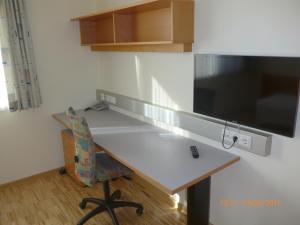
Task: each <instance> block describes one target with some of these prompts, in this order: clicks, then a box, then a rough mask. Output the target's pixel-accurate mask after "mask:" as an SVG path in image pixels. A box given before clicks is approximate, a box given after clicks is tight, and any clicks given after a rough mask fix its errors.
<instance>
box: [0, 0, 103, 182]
mask: <svg viewBox="0 0 300 225" xmlns="http://www.w3.org/2000/svg"><path fill="white" fill-rule="evenodd" d="M26 2H27V9H28V14H29V22H30V25H31V30H32V36H33V41H34V50H35V54H36V63H37V69H38V73H39V79H40V85H41V92H42V97H43V105H42V107H41V108H39V109H34V110H28V111H22V112H16V113H9V112H0V143H1V147H0V184H1V183H6V182H9V181H13V180H16V179H20V178H23V177H27V176H30V175H33V174H37V173H40V172H43V171H48V170H50V169H54V168H58V167H61V166H63V154H62V147H61V141H60V137H59V135H60V134H59V126H58V124H57V123H56V122H55V121H54V120H53V119H52V118H51V114H52V113H54V112H60V111H64V110H65V109H66V107H67V106H69V105H73V106H74V107H83V106H85V105H87V104H89V103H91V102H93V101H95V88H96V85H95V80H96V74H97V56H96V55H94V54H92V53H91V52H90V50H89V49H88V48H85V47H81V46H80V41H79V28H78V27H79V26H78V24H76V23H74V22H73V23H72V22H70V18H71V17H74V16H78V15H81V14H85V13H87V12H89V11H90V10H92V9H93V7H94V6H95V5H94V4H95V2H94V1H92V0H90V1H87V0H64V1H61V0H51V1H49V0H26Z"/></svg>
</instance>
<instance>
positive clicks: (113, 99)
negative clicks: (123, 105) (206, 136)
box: [104, 95, 117, 105]
mask: <svg viewBox="0 0 300 225" xmlns="http://www.w3.org/2000/svg"><path fill="white" fill-rule="evenodd" d="M104 98H105V101H106V102H108V103H111V104H114V105H115V104H116V103H117V100H116V97H114V96H111V95H105V97H104Z"/></svg>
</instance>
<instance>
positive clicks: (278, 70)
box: [194, 54, 300, 137]
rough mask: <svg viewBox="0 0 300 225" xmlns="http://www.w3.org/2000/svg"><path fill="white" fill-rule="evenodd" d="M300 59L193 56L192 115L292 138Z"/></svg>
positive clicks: (297, 98) (297, 95) (295, 115)
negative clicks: (230, 122) (200, 115)
mask: <svg viewBox="0 0 300 225" xmlns="http://www.w3.org/2000/svg"><path fill="white" fill-rule="evenodd" d="M299 79H300V58H293V57H261V56H230V55H205V54H196V55H195V79H194V112H195V113H199V114H203V115H206V116H209V117H215V118H218V119H222V120H226V121H236V122H237V123H239V124H241V125H245V126H248V127H253V128H257V129H260V130H264V131H268V132H272V133H276V134H280V135H284V136H288V137H294V132H295V126H296V118H297V109H298V102H299Z"/></svg>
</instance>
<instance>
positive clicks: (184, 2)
mask: <svg viewBox="0 0 300 225" xmlns="http://www.w3.org/2000/svg"><path fill="white" fill-rule="evenodd" d="M72 20H73V21H79V23H80V32H81V44H82V45H88V46H91V49H92V50H93V51H162V52H186V51H192V43H193V41H194V1H192V0H151V1H145V2H143V3H140V4H137V5H131V6H127V7H122V8H118V9H113V10H111V11H107V12H100V13H94V14H90V15H87V16H82V17H77V18H74V19H72Z"/></svg>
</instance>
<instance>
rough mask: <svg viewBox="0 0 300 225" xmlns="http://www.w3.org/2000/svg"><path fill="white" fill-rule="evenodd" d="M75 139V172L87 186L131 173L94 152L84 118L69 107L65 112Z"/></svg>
mask: <svg viewBox="0 0 300 225" xmlns="http://www.w3.org/2000/svg"><path fill="white" fill-rule="evenodd" d="M66 114H67V116H68V118H69V120H70V122H71V125H72V131H73V136H74V141H75V155H76V156H75V174H76V176H77V177H78V179H79V180H80V181H81V182H83V183H84V184H86V185H87V186H93V184H94V183H95V182H96V181H105V180H111V179H114V178H117V177H120V176H125V175H128V174H130V173H131V170H130V169H128V168H127V167H125V166H124V165H122V164H120V163H119V162H118V161H116V160H114V159H113V158H111V157H110V156H108V155H107V154H105V153H103V152H99V153H96V150H95V149H96V148H95V144H94V141H93V137H92V135H91V132H90V129H89V127H88V124H87V122H86V119H85V118H84V117H81V116H77V115H76V113H75V111H74V109H73V108H72V107H70V108H69V109H68V110H67V112H66Z"/></svg>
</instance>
